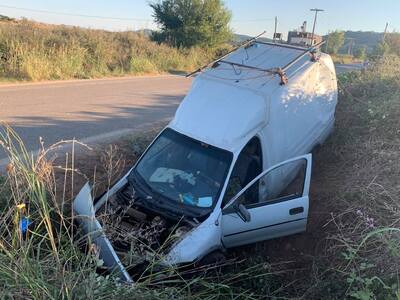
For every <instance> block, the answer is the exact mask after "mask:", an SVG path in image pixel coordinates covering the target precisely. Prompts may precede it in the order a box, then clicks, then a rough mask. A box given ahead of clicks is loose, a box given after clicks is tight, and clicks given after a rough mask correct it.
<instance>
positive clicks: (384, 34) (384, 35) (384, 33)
mask: <svg viewBox="0 0 400 300" xmlns="http://www.w3.org/2000/svg"><path fill="white" fill-rule="evenodd" d="M388 25H389V23H388V22H386V26H385V30H384V31H383V37H382V42H384V41H385V37H386V32H387V29H388Z"/></svg>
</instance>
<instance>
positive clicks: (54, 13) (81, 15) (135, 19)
mask: <svg viewBox="0 0 400 300" xmlns="http://www.w3.org/2000/svg"><path fill="white" fill-rule="evenodd" d="M0 7H3V8H10V9H17V10H23V11H30V12H38V13H44V14H52V15H63V16H73V17H83V18H94V19H107V20H123V21H151V20H149V19H139V18H118V17H106V16H95V15H84V14H73V13H64V12H58V11H50V10H41V9H33V8H23V7H16V6H8V5H0Z"/></svg>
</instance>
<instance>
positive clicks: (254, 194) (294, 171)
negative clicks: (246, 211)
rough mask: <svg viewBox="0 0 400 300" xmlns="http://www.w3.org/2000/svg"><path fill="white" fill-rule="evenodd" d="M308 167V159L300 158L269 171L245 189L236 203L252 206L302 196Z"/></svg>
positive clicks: (247, 206)
mask: <svg viewBox="0 0 400 300" xmlns="http://www.w3.org/2000/svg"><path fill="white" fill-rule="evenodd" d="M306 167H307V160H306V159H298V160H295V161H291V162H288V163H286V164H284V165H280V166H278V167H276V168H274V169H272V170H270V171H268V172H267V173H266V174H265V175H262V176H261V177H260V178H258V179H257V180H255V181H254V182H253V183H251V184H250V186H248V187H247V188H246V189H245V191H244V192H243V193H242V194H241V195H240V196H239V197H238V198H237V199H236V200H235V205H239V204H243V205H244V206H245V207H246V208H252V207H258V206H262V205H268V204H273V203H277V202H281V201H287V200H290V199H294V198H298V197H302V195H303V192H304V183H305V176H306Z"/></svg>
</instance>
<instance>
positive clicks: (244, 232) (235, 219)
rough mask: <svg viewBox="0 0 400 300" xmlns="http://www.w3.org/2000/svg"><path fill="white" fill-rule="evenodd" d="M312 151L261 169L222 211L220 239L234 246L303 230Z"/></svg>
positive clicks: (307, 202)
mask: <svg viewBox="0 0 400 300" xmlns="http://www.w3.org/2000/svg"><path fill="white" fill-rule="evenodd" d="M311 162H312V156H311V154H306V155H303V156H299V157H296V158H293V159H289V160H286V161H284V162H281V163H279V164H277V165H274V166H272V167H271V168H269V169H267V170H265V171H263V172H262V173H261V174H260V175H258V176H257V177H256V178H254V179H253V180H252V181H251V182H250V183H249V184H247V185H246V186H245V187H244V188H243V189H242V190H241V191H240V192H239V193H238V194H236V196H234V197H233V198H232V199H231V200H230V201H229V202H228V203H227V204H226V205H225V207H224V208H223V210H222V241H223V243H224V246H225V247H227V248H229V247H234V246H239V245H243V244H249V243H254V242H258V241H262V240H267V239H271V238H276V237H281V236H285V235H290V234H294V233H298V232H302V231H305V230H306V225H307V216H308V205H309V200H308V193H309V188H310V179H311Z"/></svg>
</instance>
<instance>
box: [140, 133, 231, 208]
mask: <svg viewBox="0 0 400 300" xmlns="http://www.w3.org/2000/svg"><path fill="white" fill-rule="evenodd" d="M231 161H232V154H231V153H230V152H228V151H226V150H222V149H219V148H216V147H214V146H210V145H207V144H204V143H202V142H200V141H197V140H194V139H192V138H189V137H187V136H185V135H183V134H180V133H178V132H176V131H174V130H172V129H169V128H167V129H165V130H164V131H163V132H162V133H161V134H160V136H159V137H158V138H157V140H156V141H155V142H154V143H153V144H152V145H151V147H150V148H149V149H148V150H147V152H146V153H145V154H144V156H143V157H142V158H141V160H140V161H139V162H138V164H137V166H136V174H138V175H139V176H140V177H141V178H142V179H143V180H144V181H145V183H146V184H147V185H148V186H149V187H150V189H151V190H152V191H154V192H156V193H157V194H160V195H161V196H163V197H166V198H168V199H170V200H172V201H176V202H178V203H182V204H186V205H189V206H193V207H199V208H211V207H212V206H213V205H214V203H215V202H216V201H217V199H218V197H219V194H220V192H221V189H222V186H223V184H224V182H225V178H226V175H227V173H228V169H229V166H230V164H231Z"/></svg>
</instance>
